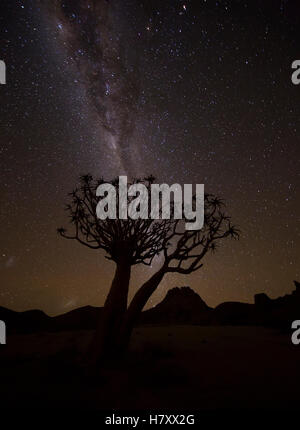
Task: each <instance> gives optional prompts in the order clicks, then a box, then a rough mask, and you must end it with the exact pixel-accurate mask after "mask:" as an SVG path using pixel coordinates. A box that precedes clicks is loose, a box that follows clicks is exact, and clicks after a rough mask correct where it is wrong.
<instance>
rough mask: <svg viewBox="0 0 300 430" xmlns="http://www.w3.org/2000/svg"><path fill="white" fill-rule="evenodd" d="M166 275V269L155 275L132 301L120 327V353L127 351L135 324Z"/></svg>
mask: <svg viewBox="0 0 300 430" xmlns="http://www.w3.org/2000/svg"><path fill="white" fill-rule="evenodd" d="M165 273H166V270H165V268H164V267H162V268H161V269H160V270H158V271H157V272H156V273H154V275H153V276H151V278H150V279H149V280H148V281H146V282H145V283H144V284H143V285H142V287H141V288H140V289H139V290H138V291H137V293H136V294H135V296H134V298H133V299H132V301H131V303H130V305H129V307H128V309H127V312H126V313H125V314H124V316H123V321H122V324H121V326H120V334H119V341H118V349H119V352H123V351H125V350H126V349H127V347H128V345H129V341H130V337H131V333H132V330H133V327H134V324H135V323H136V322H137V320H138V317H139V315H140V313H141V312H142V310H143V308H144V306H145V305H146V303H147V301H148V300H149V298H150V297H151V295H152V294H153V293H154V291H155V290H156V288H157V287H158V285H159V284H160V282H161V280H162V279H163V277H164V275H165Z"/></svg>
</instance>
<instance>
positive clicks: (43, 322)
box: [0, 281, 300, 333]
mask: <svg viewBox="0 0 300 430" xmlns="http://www.w3.org/2000/svg"><path fill="white" fill-rule="evenodd" d="M294 283H295V287H296V290H294V291H293V292H292V293H291V294H287V295H285V296H283V297H279V298H277V299H271V298H269V297H268V296H267V295H266V294H264V293H262V294H256V295H255V297H254V304H249V303H240V302H225V303H221V304H220V305H218V306H217V307H216V308H210V307H209V306H207V304H206V303H205V302H204V301H203V300H202V299H201V297H200V296H199V295H198V294H197V293H196V292H195V291H193V290H192V289H191V288H190V287H181V288H178V287H176V288H173V289H171V290H169V291H168V292H167V294H166V297H165V298H164V299H163V300H162V301H161V302H160V303H159V304H158V305H156V306H155V307H153V308H152V309H148V310H146V311H144V312H142V313H141V316H140V318H139V321H138V324H139V325H145V324H198V325H257V326H265V327H275V328H284V329H290V326H291V322H292V321H294V320H296V319H300V283H299V282H297V281H294ZM101 313H102V308H101V307H93V306H85V307H82V308H78V309H74V310H72V311H70V312H67V313H65V314H62V315H58V316H55V317H50V316H48V315H47V314H45V313H44V312H43V311H40V310H29V311H25V312H15V311H12V310H9V309H6V308H3V307H0V320H3V321H5V323H6V325H7V331H8V333H14V332H15V333H33V332H43V331H44V332H53V331H54V332H55V331H72V330H91V329H94V328H95V327H96V324H97V321H98V319H99V318H100V317H101Z"/></svg>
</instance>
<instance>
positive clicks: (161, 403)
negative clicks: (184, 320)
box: [0, 326, 300, 413]
mask: <svg viewBox="0 0 300 430" xmlns="http://www.w3.org/2000/svg"><path fill="white" fill-rule="evenodd" d="M92 334H93V333H92V332H89V331H79V332H64V333H45V334H34V335H22V336H21V335H14V336H8V339H7V345H0V366H1V394H0V401H1V407H2V408H17V407H18V408H19V407H26V408H28V407H31V408H41V407H43V408H44V407H47V408H52V409H53V408H77V409H78V408H82V409H86V408H87V409H88V408H92V409H107V410H110V409H116V408H120V409H131V410H132V409H141V410H142V409H146V408H147V409H149V408H154V409H159V408H168V409H169V410H172V411H174V410H177V411H184V410H188V409H191V408H193V409H196V410H213V409H222V410H231V409H239V408H240V409H246V410H249V413H250V410H251V409H276V410H278V409H281V410H282V409H285V408H297V398H298V392H299V383H300V365H299V363H300V345H299V346H294V345H293V344H292V342H291V338H290V335H291V334H289V333H285V334H284V333H280V332H278V331H275V330H269V329H264V328H260V327H199V326H169V327H160V326H159V327H158V326H153V327H138V328H137V329H136V330H135V331H134V335H133V338H132V342H131V347H130V351H129V353H128V356H127V357H126V358H125V359H124V360H123V361H122V362H119V361H118V360H116V361H115V362H110V363H108V364H107V365H106V366H105V368H102V369H99V373H98V374H97V375H93V376H87V375H85V374H83V373H82V372H81V371H80V369H78V367H77V365H76V364H75V359H76V357H77V356H78V354H79V353H80V351H82V350H83V349H84V348H85V346H86V345H87V344H88V342H89V340H90V339H91V336H92Z"/></svg>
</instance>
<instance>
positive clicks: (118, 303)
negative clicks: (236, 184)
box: [57, 175, 239, 362]
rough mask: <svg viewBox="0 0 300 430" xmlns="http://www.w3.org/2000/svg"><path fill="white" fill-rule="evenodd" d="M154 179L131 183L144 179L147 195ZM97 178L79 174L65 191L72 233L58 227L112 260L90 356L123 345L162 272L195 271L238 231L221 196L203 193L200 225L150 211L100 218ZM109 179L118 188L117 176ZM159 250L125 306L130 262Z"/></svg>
mask: <svg viewBox="0 0 300 430" xmlns="http://www.w3.org/2000/svg"><path fill="white" fill-rule="evenodd" d="M153 182H154V177H153V176H150V177H148V178H144V179H143V180H141V179H137V180H135V181H134V182H133V183H143V184H144V185H145V186H146V189H147V192H148V195H149V196H150V192H151V185H152V184H153ZM101 184H104V181H103V179H99V180H94V179H93V177H92V176H91V175H84V176H81V177H80V182H79V186H78V188H76V189H75V190H74V191H73V192H72V193H70V194H69V196H70V198H71V201H70V203H69V204H67V206H66V210H67V212H68V213H69V218H70V223H71V224H72V233H71V234H69V233H68V231H67V230H66V229H65V228H59V229H58V230H57V231H58V233H59V234H60V235H61V236H62V237H64V238H66V239H71V240H76V241H78V242H79V243H80V244H82V245H84V246H87V247H89V248H91V249H98V250H104V251H105V253H106V258H108V259H109V260H113V261H114V262H115V263H116V270H115V275H114V278H113V281H112V284H111V287H110V290H109V293H108V296H107V298H106V301H105V303H104V308H103V315H102V317H101V319H99V324H98V327H97V329H96V334H95V337H94V339H93V342H92V344H91V346H90V349H89V359H90V361H91V362H96V361H97V360H99V359H101V358H103V357H104V356H106V355H110V354H115V353H116V352H117V351H118V352H121V351H123V350H125V349H126V348H127V346H128V343H129V340H130V335H131V332H132V329H133V326H134V324H135V322H136V320H137V319H138V317H139V314H140V312H141V311H142V309H143V307H144V306H145V304H146V303H147V301H148V299H149V297H150V296H151V295H152V294H153V292H154V291H155V290H156V288H157V287H158V285H159V283H160V282H161V280H162V279H163V277H164V276H165V275H166V274H167V273H170V272H172V273H174V272H176V273H181V274H189V273H192V272H195V271H196V270H198V269H200V268H201V267H202V266H203V263H202V260H203V258H204V257H205V255H206V254H207V253H208V252H214V251H215V250H216V248H217V243H218V241H220V240H221V239H224V238H226V237H231V238H234V239H237V238H238V237H239V233H238V230H237V229H236V228H235V227H234V226H233V225H232V224H231V220H230V217H229V216H228V215H227V214H226V213H225V205H224V203H223V201H222V200H221V199H219V198H217V197H215V196H214V195H211V194H206V195H205V196H204V225H203V228H202V229H201V230H192V231H191V230H185V228H184V221H186V220H185V219H182V220H179V219H174V216H171V219H159V220H153V219H151V218H150V216H149V219H142V218H138V219H130V218H128V219H124V220H123V219H118V218H117V219H108V218H107V219H105V220H102V219H99V218H98V217H97V213H96V207H97V204H98V202H99V198H98V197H97V196H96V189H97V188H98V186H99V185H101ZM110 184H111V185H114V186H115V187H116V189H118V180H113V181H111V182H110ZM129 185H130V184H129ZM118 205H119V201H118V200H117V206H118ZM149 211H150V209H149ZM171 213H172V212H171ZM149 215H150V213H149ZM159 254H161V255H162V256H163V262H162V264H161V267H160V268H159V270H158V271H157V272H155V273H154V274H153V275H152V276H151V277H150V279H148V281H146V282H145V283H144V284H143V285H142V286H141V287H140V288H139V289H138V291H137V292H136V294H135V296H134V297H133V299H132V301H131V303H130V305H129V306H128V307H127V300H128V290H129V282H130V274H131V267H132V266H133V265H136V264H145V265H151V263H152V261H153V259H154V257H155V256H157V255H159Z"/></svg>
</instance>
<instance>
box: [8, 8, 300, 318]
mask: <svg viewBox="0 0 300 430" xmlns="http://www.w3.org/2000/svg"><path fill="white" fill-rule="evenodd" d="M297 4H298V2H297V1H290V0H285V1H276V0H264V1H256V0H249V1H242V0H241V1H226V0H224V1H210V0H207V1H205V0H197V1H196V0H194V1H192V0H191V1H188V0H186V1H179V0H172V1H171V0H160V1H155V0H144V1H138V0H110V1H109V0H98V1H92V0H68V1H63V0H60V1H59V0H57V1H54V0H53V1H50V0H49V1H46V0H42V1H38V0H26V1H15V0H11V1H9V2H8V1H5V2H3V1H2V2H1V7H0V9H1V13H0V59H1V60H4V61H5V63H6V66H7V84H6V85H1V86H0V97H1V106H0V110H1V112H0V121H1V127H0V144H1V148H0V160H1V170H0V175H1V181H0V186H1V193H0V200H1V206H0V207H1V222H0V229H1V233H0V234H1V249H0V271H1V287H0V306H6V307H9V308H11V309H15V310H26V309H32V308H39V309H42V310H44V311H46V312H48V313H50V314H57V313H61V312H65V311H68V310H70V309H72V308H74V307H79V306H83V305H87V304H90V305H97V306H100V305H102V304H103V302H104V300H105V297H106V294H107V292H108V288H109V286H110V282H111V279H112V277H113V272H114V265H113V263H111V262H108V261H107V260H105V259H104V254H103V253H102V252H99V251H93V250H90V249H88V248H86V247H83V246H81V245H80V244H78V243H76V242H74V241H66V240H64V239H62V238H61V237H59V236H58V235H57V233H56V228H57V227H60V226H61V225H67V214H66V213H65V212H64V205H65V203H66V202H67V198H66V195H67V193H68V192H70V191H71V190H72V189H73V188H74V187H75V185H76V182H77V179H78V176H79V175H80V174H84V173H88V172H91V173H92V174H94V175H96V176H104V178H105V179H106V180H110V179H112V178H113V177H115V176H118V175H120V174H127V175H128V176H130V177H134V176H140V175H149V174H153V175H154V176H155V177H156V178H157V182H159V183H162V182H166V183H168V184H172V183H175V182H179V183H181V184H183V183H204V184H205V190H206V191H208V192H212V193H215V194H217V195H219V196H221V197H223V198H224V199H226V201H227V206H228V212H229V213H230V214H231V216H232V219H233V221H234V223H235V224H238V225H239V227H240V229H241V230H242V234H241V237H240V241H239V242H236V241H230V240H228V241H227V242H224V243H223V244H222V247H221V249H219V251H218V252H217V253H216V254H215V255H213V256H211V257H209V258H207V259H206V260H205V264H204V267H203V268H202V269H201V270H200V271H198V272H196V273H194V274H193V275H190V276H182V275H176V276H175V275H174V276H171V275H168V276H167V277H165V279H164V281H163V282H162V284H161V285H160V287H159V289H158V291H157V292H156V293H155V295H154V296H153V297H152V299H151V302H150V303H149V305H150V306H152V305H153V304H155V303H157V302H158V301H159V300H161V299H162V298H163V297H164V295H165V294H166V291H167V290H168V289H169V288H172V287H174V286H182V285H189V286H191V287H192V288H193V289H194V290H195V291H197V292H198V293H199V294H200V295H201V297H202V298H203V299H204V300H205V301H206V302H207V303H208V304H209V305H211V306H214V305H217V304H218V303H220V302H222V301H230V300H240V301H249V302H252V301H253V295H254V294H255V293H258V292H266V293H267V294H268V295H270V296H271V297H277V296H279V295H283V294H286V293H289V292H291V290H292V288H293V284H292V281H293V279H298V280H299V278H300V276H299V275H300V273H299V248H300V246H299V244H300V240H299V209H300V203H299V199H297V191H299V185H300V178H299V172H300V169H299V167H300V163H299V159H300V146H299V145H300V140H299V131H300V115H299V106H300V85H299V86H295V85H293V84H292V82H291V74H292V69H291V64H292V62H293V61H294V60H298V59H300V43H299V42H300V31H299V29H300V26H299V24H300V19H299V17H300V7H299V5H298V6H297ZM158 264H159V263H158V262H156V263H155V264H154V266H155V267H153V268H146V269H145V268H144V269H141V268H137V269H134V271H133V274H132V288H131V291H132V292H134V291H135V289H136V287H137V286H138V285H139V284H140V283H141V282H142V281H143V280H144V279H146V278H147V277H149V276H150V275H151V273H153V270H155V268H157V267H158Z"/></svg>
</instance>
